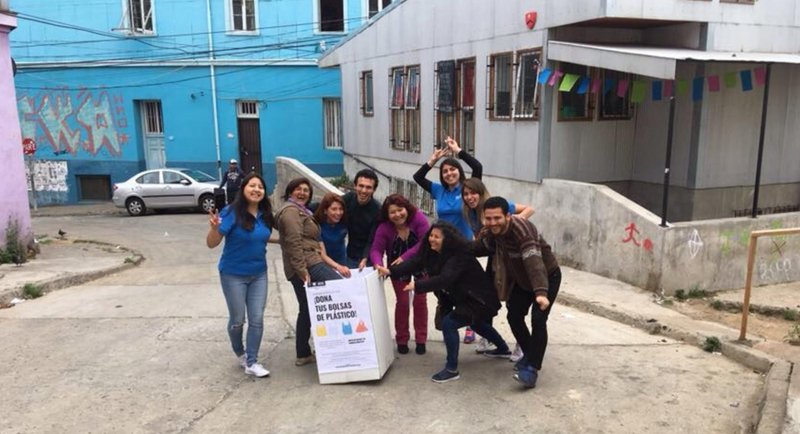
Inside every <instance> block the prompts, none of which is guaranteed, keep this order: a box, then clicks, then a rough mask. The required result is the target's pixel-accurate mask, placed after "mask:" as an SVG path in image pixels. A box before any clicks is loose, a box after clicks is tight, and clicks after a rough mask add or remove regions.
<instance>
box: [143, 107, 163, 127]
mask: <svg viewBox="0 0 800 434" xmlns="http://www.w3.org/2000/svg"><path fill="white" fill-rule="evenodd" d="M142 104H144V132H145V133H147V134H164V124H163V122H162V119H163V118H162V115H161V101H142Z"/></svg>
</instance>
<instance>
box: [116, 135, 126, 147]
mask: <svg viewBox="0 0 800 434" xmlns="http://www.w3.org/2000/svg"><path fill="white" fill-rule="evenodd" d="M117 137H118V138H119V142H120V143H121V144H123V145H124V144H126V143H128V140H129V138H128V135H127V134H125V133H122V134H118V135H117Z"/></svg>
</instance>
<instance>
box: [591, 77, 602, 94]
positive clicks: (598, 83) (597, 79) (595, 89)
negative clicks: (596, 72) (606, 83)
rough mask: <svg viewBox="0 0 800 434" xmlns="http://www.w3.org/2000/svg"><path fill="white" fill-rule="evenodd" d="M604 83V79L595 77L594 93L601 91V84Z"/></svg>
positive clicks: (593, 82) (593, 83)
mask: <svg viewBox="0 0 800 434" xmlns="http://www.w3.org/2000/svg"><path fill="white" fill-rule="evenodd" d="M602 85H603V81H602V80H600V79H599V78H595V79H594V80H592V93H597V92H600V86H602Z"/></svg>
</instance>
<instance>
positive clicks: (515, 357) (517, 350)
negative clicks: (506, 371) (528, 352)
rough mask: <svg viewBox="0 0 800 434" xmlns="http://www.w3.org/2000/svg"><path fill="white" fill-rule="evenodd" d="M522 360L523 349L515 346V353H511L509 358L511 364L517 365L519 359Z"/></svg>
mask: <svg viewBox="0 0 800 434" xmlns="http://www.w3.org/2000/svg"><path fill="white" fill-rule="evenodd" d="M521 358H522V347H521V346H519V344H517V345H515V346H514V352H513V353H511V357H509V358H508V360H509V361H510V362H514V363H517V362H519V359H521Z"/></svg>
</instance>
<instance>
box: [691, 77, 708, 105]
mask: <svg viewBox="0 0 800 434" xmlns="http://www.w3.org/2000/svg"><path fill="white" fill-rule="evenodd" d="M704 81H705V78H704V77H695V78H694V79H693V80H692V101H700V100H701V99H703V82H704Z"/></svg>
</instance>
